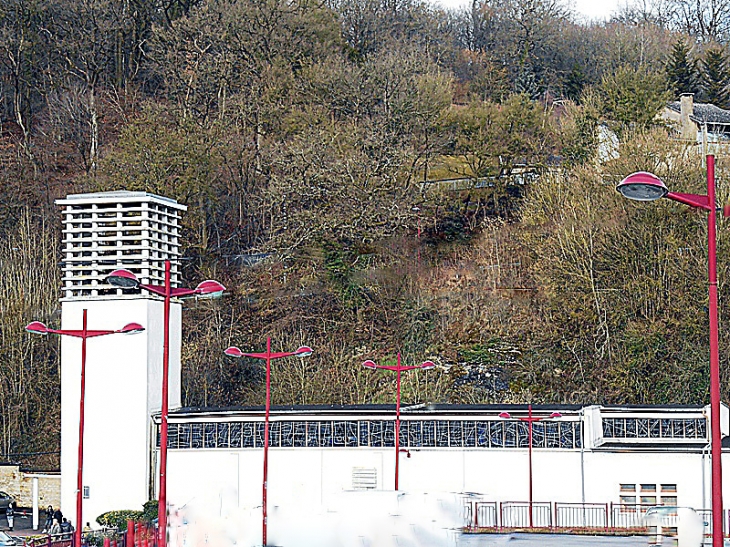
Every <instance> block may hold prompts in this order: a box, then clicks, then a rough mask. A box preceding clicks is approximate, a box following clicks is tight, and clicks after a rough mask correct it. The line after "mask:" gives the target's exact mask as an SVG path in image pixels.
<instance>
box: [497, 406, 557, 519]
mask: <svg viewBox="0 0 730 547" xmlns="http://www.w3.org/2000/svg"><path fill="white" fill-rule="evenodd" d="M499 417H500V418H505V419H511V418H512V415H511V414H510V413H509V412H501V413H500V414H499ZM560 417H562V414H560V412H553V413H552V414H550V416H542V417H538V416H533V415H532V404H528V405H527V418H517V419H518V420H519V421H521V422H527V505H528V512H529V515H528V519H529V524H530V528H532V527H533V526H532V522H533V520H532V424H533V423H534V422H541V421H543V420H547V419H554V418H560Z"/></svg>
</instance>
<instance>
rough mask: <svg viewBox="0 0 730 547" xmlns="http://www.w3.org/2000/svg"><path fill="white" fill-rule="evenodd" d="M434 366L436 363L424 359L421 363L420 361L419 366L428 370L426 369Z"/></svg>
mask: <svg viewBox="0 0 730 547" xmlns="http://www.w3.org/2000/svg"><path fill="white" fill-rule="evenodd" d="M435 366H436V363H434V362H433V361H424V362H423V363H421V366H420V367H419V368H423V369H426V370H428V369H430V368H433V367H435Z"/></svg>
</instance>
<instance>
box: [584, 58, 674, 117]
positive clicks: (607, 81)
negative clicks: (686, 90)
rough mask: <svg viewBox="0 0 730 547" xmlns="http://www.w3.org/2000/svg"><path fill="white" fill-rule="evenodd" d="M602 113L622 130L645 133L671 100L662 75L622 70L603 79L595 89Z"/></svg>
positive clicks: (626, 68)
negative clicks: (641, 130)
mask: <svg viewBox="0 0 730 547" xmlns="http://www.w3.org/2000/svg"><path fill="white" fill-rule="evenodd" d="M597 91H598V95H599V97H600V101H601V113H602V114H603V115H604V116H605V117H606V118H608V119H609V120H612V121H614V122H617V123H618V124H619V126H620V127H622V128H633V129H648V128H650V127H652V126H654V125H656V116H657V114H658V113H659V111H660V110H661V109H662V108H664V106H665V105H666V103H667V101H668V100H669V99H670V94H669V92H668V90H667V81H666V78H665V76H664V75H663V74H660V73H656V72H650V71H649V70H647V69H646V68H638V69H636V68H634V67H630V66H626V65H624V66H621V67H619V68H618V69H617V70H616V71H615V72H614V73H612V74H607V75H605V76H604V77H603V78H602V80H601V83H600V85H599V86H598V88H597Z"/></svg>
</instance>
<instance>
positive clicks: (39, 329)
mask: <svg viewBox="0 0 730 547" xmlns="http://www.w3.org/2000/svg"><path fill="white" fill-rule="evenodd" d="M25 330H27V331H28V332H32V333H33V334H48V327H46V326H45V325H44V324H43V323H41V322H40V321H33V322H32V323H28V325H26V327H25Z"/></svg>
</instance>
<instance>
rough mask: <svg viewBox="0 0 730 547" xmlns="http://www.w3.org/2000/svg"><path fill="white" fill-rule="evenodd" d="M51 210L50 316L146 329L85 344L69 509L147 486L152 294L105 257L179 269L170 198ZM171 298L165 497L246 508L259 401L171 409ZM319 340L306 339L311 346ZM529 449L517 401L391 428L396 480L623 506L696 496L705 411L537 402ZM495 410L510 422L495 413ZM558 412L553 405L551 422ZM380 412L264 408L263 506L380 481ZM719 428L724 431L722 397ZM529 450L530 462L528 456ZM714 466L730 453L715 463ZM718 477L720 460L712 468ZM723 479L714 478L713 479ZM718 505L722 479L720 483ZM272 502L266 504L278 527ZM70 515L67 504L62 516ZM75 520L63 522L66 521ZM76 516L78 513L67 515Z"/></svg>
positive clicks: (386, 428) (254, 500)
mask: <svg viewBox="0 0 730 547" xmlns="http://www.w3.org/2000/svg"><path fill="white" fill-rule="evenodd" d="M59 204H60V205H61V206H63V207H64V210H63V215H64V249H63V252H64V263H63V291H64V298H63V300H62V328H64V329H69V328H79V327H80V326H81V316H82V312H83V310H84V309H86V310H88V321H89V328H90V329H118V328H120V327H121V326H123V325H124V324H126V323H129V322H137V323H141V324H142V325H143V326H144V327H145V329H146V330H145V332H144V333H142V334H140V335H137V336H134V337H127V336H121V335H115V336H106V337H103V338H98V339H91V340H90V341H89V343H88V357H87V361H88V362H87V378H86V411H85V416H86V432H85V457H84V466H83V476H84V481H83V484H84V506H83V511H84V515H85V516H84V521H90V522H93V521H94V519H95V518H96V517H97V516H98V515H100V514H101V513H103V512H105V511H109V510H118V509H139V508H141V506H142V504H143V503H144V502H145V501H147V500H149V499H155V498H156V497H157V487H158V485H157V477H158V469H159V456H158V449H159V447H158V442H159V434H158V428H159V410H160V406H161V405H160V401H161V383H162V381H161V377H162V374H161V370H162V340H163V309H162V308H163V303H162V301H161V300H160V299H158V298H156V297H155V296H152V295H149V294H147V293H143V294H140V293H139V291H135V290H129V289H124V290H122V289H116V288H114V287H111V286H109V285H107V284H106V283H105V282H104V279H105V277H106V276H107V275H108V274H109V273H110V272H111V271H113V270H115V269H118V268H126V269H129V270H131V271H133V272H134V273H135V274H136V275H137V276H138V277H139V278H140V280H141V281H142V283H150V284H162V283H163V279H164V277H163V276H164V263H163V261H164V260H165V259H172V260H173V284H177V282H178V280H179V273H178V268H177V265H176V262H175V261H174V259H175V258H177V257H178V255H179V246H180V243H179V215H180V213H182V212H183V211H184V210H185V207H183V206H181V205H179V204H177V203H176V202H175V201H174V200H170V199H167V198H162V197H159V196H154V195H151V194H146V193H143V192H124V191H122V192H109V193H101V194H80V195H73V196H68V197H67V198H66V199H64V200H60V201H59ZM180 340H181V305H180V303H179V302H174V303H173V305H172V309H171V360H170V384H169V396H170V408H171V409H172V412H171V414H170V421H169V423H170V428H169V452H168V458H169V460H168V475H167V485H168V492H167V494H168V500H169V502H170V504H171V506H173V507H177V508H179V507H185V506H188V505H191V504H192V505H197V506H199V507H204V508H205V509H204V510H205V511H206V512H207V513H208V514H209V516H210V517H211V518H214V517H216V516H217V517H221V516H222V515H231V514H236V513H237V512H240V511H246V510H252V511H255V510H256V508H257V507H258V508H259V509H258V510H259V511H260V506H261V497H262V468H263V437H264V435H263V431H264V416H263V408H233V409H190V408H180V393H181V391H180V381H181V380H180V371H181V367H180ZM80 345H81V344H80V341H78V340H76V339H66V338H64V339H63V341H62V346H61V351H62V354H61V368H62V373H61V379H62V392H61V412H62V416H61V451H62V454H61V473H62V479H61V489H62V493H61V504H62V508H63V509H64V511H65V512H66V513H68V514H71V515H72V510H71V508H72V507H74V506H75V497H76V471H77V467H78V466H77V463H78V462H77V447H78V434H79V394H80V387H79V385H80ZM315 350H316V348H315ZM533 411H534V413H535V416H538V417H545V418H548V419H545V420H542V421H539V422H533V423H532V450H531V451H530V450H528V446H527V443H528V437H529V435H528V433H529V429H528V428H529V427H530V426H529V425H528V423H526V422H524V421H521V420H520V418H525V417H527V407H526V406H525V405H511V406H510V405H503V406H489V405H471V406H469V405H441V404H436V405H415V406H411V407H405V408H404V409H403V414H402V422H401V430H400V446H401V453H400V456H399V457H400V477H399V482H400V488H401V490H402V491H404V492H451V493H464V494H466V493H469V494H471V495H472V496H473V497H472V498H471V499H479V500H482V501H484V502H496V503H508V502H526V501H527V500H528V491H529V490H528V481H529V477H530V475H531V476H532V479H533V481H532V482H533V501H534V502H535V503H541V502H552V503H555V502H559V503H564V504H569V503H575V504H580V503H596V504H616V505H623V506H632V505H634V506H637V507H638V506H641V505H644V506H649V505H659V504H664V505H681V506H690V507H695V508H698V509H705V508H708V507H709V506H710V495H711V478H710V457H709V442H710V430H709V427H710V425H709V424H710V420H709V407H700V406H694V407H693V406H682V407H673V406H657V407H650V406H642V407H630V406H615V407H611V406H559V405H558V406H550V407H540V406H536V407H534V409H533ZM504 412H508V413H509V414H510V418H504V417H500V414H502V413H504ZM554 412H558V413H559V414H560V416H559V417H554V418H549V416H550V414H552V413H554ZM394 418H395V416H394V407H393V406H379V405H365V406H350V407H335V406H308V407H275V408H274V409H273V410H272V414H271V424H270V439H271V449H270V452H269V481H268V499H269V507H271V508H276V507H301V508H309V509H311V508H313V507H330V506H331V505H332V504H333V503H337V501H336V500H337V499H338V497H339V496H340V495H341V494H342V493H343V492H361V491H368V490H370V491H388V490H392V489H393V486H394V480H395V476H394V472H395V447H394V440H395V439H394V431H395V422H394ZM721 422H722V424H723V428H724V429H723V431H722V434H723V436H727V435H728V433H729V432H730V431H729V430H730V428H728V413H727V408H726V407H725V406H723V416H722V417H721ZM530 452H531V453H532V464H531V465H529V462H528V457H529V454H530ZM724 463H725V467H726V469H728V468H727V465H728V464H730V460H726V461H725V462H724ZM728 473H730V471H728V472H727V473H726V476H727V474H728ZM727 484H728V481H727V480H725V485H727ZM724 498H725V500H726V505H730V489H728V488H727V487H725V488H724ZM275 513H276V511H274V512H273V513H272V514H271V519H272V525H274V526H275V521H276V518H277V517H276V514H275ZM72 518H73V517H72ZM74 524H76V523H74ZM79 524H82V523H79Z"/></svg>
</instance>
